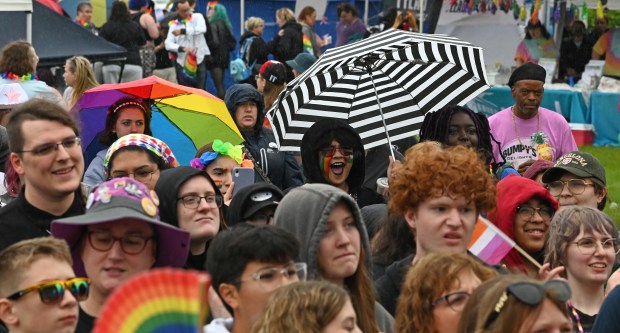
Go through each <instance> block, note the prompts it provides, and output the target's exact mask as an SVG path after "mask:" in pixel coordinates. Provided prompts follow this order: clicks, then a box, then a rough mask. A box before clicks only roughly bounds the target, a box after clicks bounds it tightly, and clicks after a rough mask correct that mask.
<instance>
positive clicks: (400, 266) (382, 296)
mask: <svg viewBox="0 0 620 333" xmlns="http://www.w3.org/2000/svg"><path fill="white" fill-rule="evenodd" d="M412 262H413V254H412V255H409V256H407V257H405V258H404V259H401V260H399V261H396V262H394V263H393V264H391V265H390V266H388V268H387V269H386V270H385V274H384V275H383V276H381V277H380V278H379V279H378V280H377V281H375V290H377V302H379V303H380V304H381V305H383V307H384V308H385V309H386V310H387V311H388V312H389V313H390V314H391V315H392V316H394V315H395V313H396V306H397V304H398V297H399V296H400V292H401V290H402V285H403V281H405V276H407V271H408V270H409V267H411V263H412Z"/></svg>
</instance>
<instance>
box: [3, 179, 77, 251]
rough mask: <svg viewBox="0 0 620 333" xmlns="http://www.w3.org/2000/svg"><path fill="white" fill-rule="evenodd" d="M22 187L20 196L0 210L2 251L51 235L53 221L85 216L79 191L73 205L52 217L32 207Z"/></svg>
mask: <svg viewBox="0 0 620 333" xmlns="http://www.w3.org/2000/svg"><path fill="white" fill-rule="evenodd" d="M25 192H26V188H25V187H22V189H21V191H20V192H19V196H18V197H17V198H16V199H15V200H13V201H11V202H10V203H9V204H8V205H6V206H4V207H2V209H0V251H2V250H4V249H5V248H7V247H8V246H10V245H12V244H15V243H17V242H19V241H22V240H26V239H31V238H36V237H45V236H49V235H50V224H51V223H52V221H53V220H57V219H61V218H65V217H72V216H77V215H81V214H84V203H83V201H82V196H81V195H80V194H79V189H78V190H77V191H76V195H75V198H74V200H73V203H72V204H71V206H70V207H69V209H67V211H66V212H65V213H64V214H62V215H61V216H55V215H52V214H50V213H48V212H46V211H43V210H41V209H39V208H37V207H35V206H33V205H31V204H30V203H29V202H28V201H27V200H26V197H25V195H24V193H25Z"/></svg>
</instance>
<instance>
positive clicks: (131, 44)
mask: <svg viewBox="0 0 620 333" xmlns="http://www.w3.org/2000/svg"><path fill="white" fill-rule="evenodd" d="M99 37H101V38H103V39H105V40H107V41H108V42H111V43H114V44H116V45H120V46H122V47H124V48H126V49H127V61H126V64H130V65H138V66H142V60H140V51H139V50H140V46H142V45H144V44H146V37H145V36H144V30H142V27H140V25H139V24H138V23H136V22H134V21H127V22H119V21H108V22H106V23H105V24H104V25H103V26H102V27H101V29H100V30H99Z"/></svg>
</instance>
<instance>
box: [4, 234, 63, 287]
mask: <svg viewBox="0 0 620 333" xmlns="http://www.w3.org/2000/svg"><path fill="white" fill-rule="evenodd" d="M48 257H49V258H54V259H56V260H58V261H63V262H66V263H67V264H69V266H72V265H73V260H72V259H71V251H69V245H67V242H65V241H64V240H61V239H56V238H53V237H39V238H32V239H28V240H23V241H21V242H17V243H15V244H13V245H11V246H9V247H7V248H6V249H4V250H3V251H2V252H0V298H1V297H6V296H8V294H9V293H12V292H15V291H17V288H18V287H19V283H20V281H21V280H23V278H24V274H25V273H26V271H27V270H28V269H29V268H30V266H31V265H32V264H33V263H34V262H35V261H37V260H39V259H41V258H48Z"/></svg>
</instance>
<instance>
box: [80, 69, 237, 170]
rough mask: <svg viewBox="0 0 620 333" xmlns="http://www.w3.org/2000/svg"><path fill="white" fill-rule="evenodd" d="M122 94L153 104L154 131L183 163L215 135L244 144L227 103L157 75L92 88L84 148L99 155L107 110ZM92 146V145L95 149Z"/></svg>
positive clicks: (86, 100) (83, 104)
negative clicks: (100, 135)
mask: <svg viewBox="0 0 620 333" xmlns="http://www.w3.org/2000/svg"><path fill="white" fill-rule="evenodd" d="M122 97H133V98H141V99H143V100H145V101H148V102H149V103H150V104H151V110H152V118H151V130H152V131H153V136H154V137H156V138H158V139H160V140H162V141H164V142H166V143H167V144H168V146H170V149H172V151H173V152H174V154H175V156H176V157H177V159H178V160H179V162H180V163H181V164H183V165H189V161H190V160H191V159H192V158H193V157H194V154H195V153H196V151H197V149H198V148H200V147H201V146H203V145H204V144H206V143H209V142H211V141H213V140H215V139H221V140H222V141H228V142H230V143H232V144H240V143H241V142H243V137H242V136H241V133H240V132H239V129H238V128H237V126H236V125H235V122H234V120H233V119H232V117H231V115H230V113H229V112H228V109H227V108H226V104H225V103H224V101H222V100H221V99H219V98H217V97H215V96H213V95H211V94H209V93H208V92H206V91H204V90H201V89H195V88H190V87H185V86H182V85H178V84H175V83H172V82H168V81H166V80H163V79H160V78H158V77H156V76H150V77H147V78H145V79H142V80H136V81H132V82H126V83H120V84H103V85H100V86H98V87H95V88H93V89H90V90H88V91H86V92H85V93H84V95H82V98H80V100H79V101H78V108H79V111H78V118H79V121H80V125H81V128H82V142H83V144H82V149H83V150H84V152H87V151H89V152H93V150H96V151H94V153H95V154H96V153H97V151H98V150H100V149H102V147H101V146H100V144H99V143H98V142H97V140H96V138H97V137H98V134H99V133H100V132H101V131H102V130H103V129H104V127H105V119H106V115H107V109H108V107H109V106H110V105H111V104H114V102H116V101H117V100H118V99H120V98H122ZM89 147H90V150H89Z"/></svg>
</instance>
